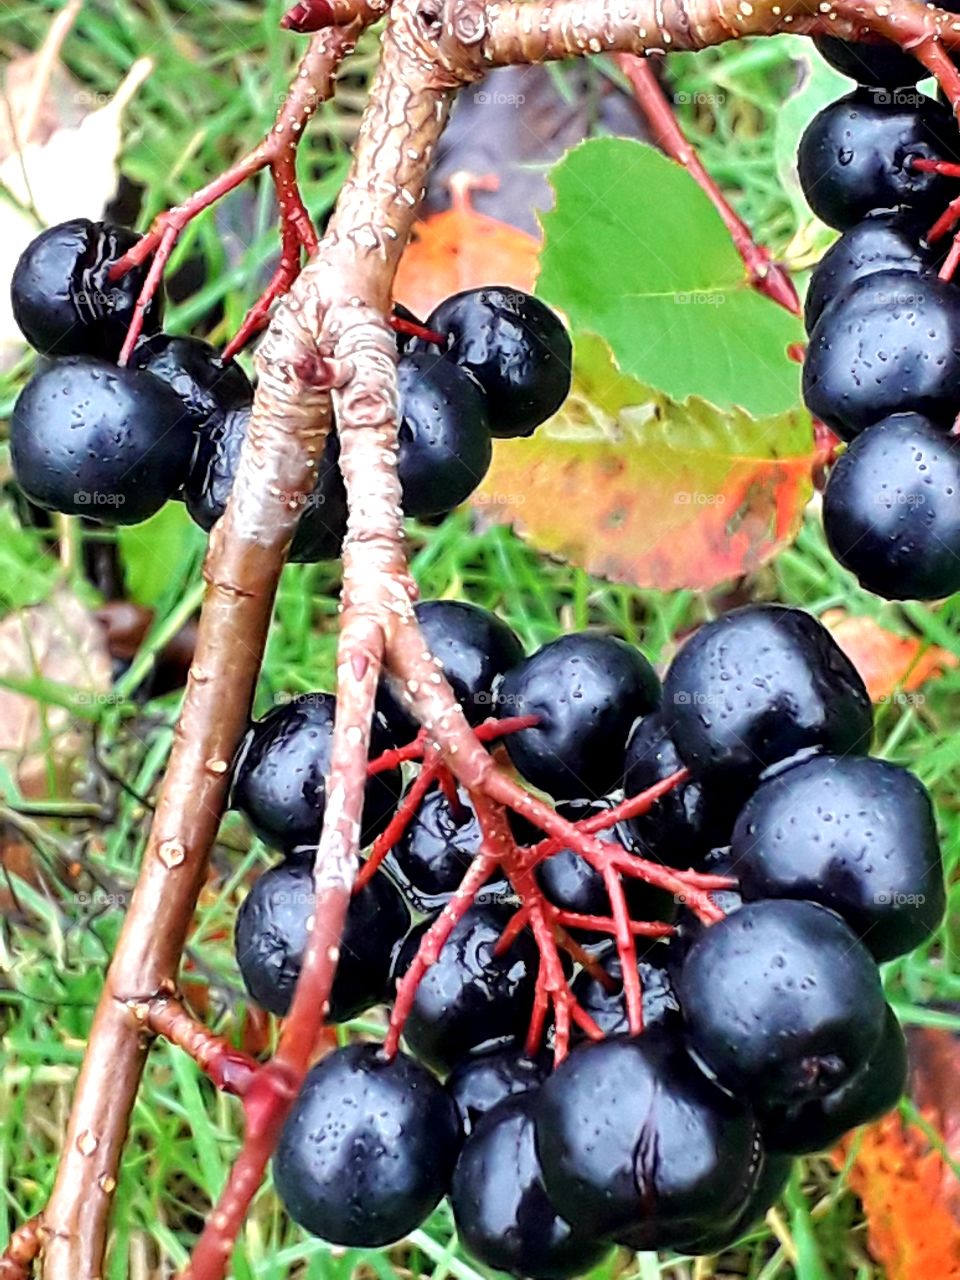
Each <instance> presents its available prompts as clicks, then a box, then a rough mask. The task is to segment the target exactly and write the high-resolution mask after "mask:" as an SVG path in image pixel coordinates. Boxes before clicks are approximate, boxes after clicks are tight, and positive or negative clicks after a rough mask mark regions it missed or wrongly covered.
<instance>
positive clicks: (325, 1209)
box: [273, 1044, 462, 1248]
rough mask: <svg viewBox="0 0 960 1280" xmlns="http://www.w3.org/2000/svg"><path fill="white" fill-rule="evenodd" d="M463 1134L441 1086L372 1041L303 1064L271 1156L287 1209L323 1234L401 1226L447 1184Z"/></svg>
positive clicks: (361, 1234) (416, 1220)
mask: <svg viewBox="0 0 960 1280" xmlns="http://www.w3.org/2000/svg"><path fill="white" fill-rule="evenodd" d="M461 1139H462V1135H461V1133H460V1121H459V1119H458V1117H457V1111H456V1108H455V1107H454V1105H453V1103H452V1102H451V1100H450V1097H449V1095H448V1094H447V1092H446V1090H445V1089H444V1088H443V1086H442V1085H441V1084H440V1083H439V1082H438V1081H437V1080H436V1079H435V1078H434V1077H433V1076H432V1075H431V1074H430V1072H429V1071H426V1070H425V1069H424V1068H423V1067H421V1066H420V1065H419V1064H418V1063H416V1062H414V1061H413V1059H412V1058H408V1057H407V1056H406V1055H405V1054H402V1053H401V1054H398V1055H397V1056H396V1057H395V1058H394V1059H393V1061H392V1062H385V1061H384V1060H383V1058H382V1057H381V1056H380V1053H379V1051H378V1046H377V1045H372V1044H352V1045H348V1046H347V1047H346V1048H343V1049H336V1050H335V1051H334V1052H333V1053H331V1054H329V1055H328V1056H327V1057H326V1058H324V1059H323V1060H322V1061H321V1062H319V1063H317V1065H316V1066H315V1067H314V1068H313V1069H312V1070H311V1071H310V1073H309V1075H308V1076H307V1078H306V1081H305V1082H304V1085H303V1088H302V1089H301V1090H300V1094H299V1096H298V1098H297V1100H296V1102H295V1103H294V1104H293V1109H292V1111H291V1112H290V1115H289V1117H288V1119H287V1122H286V1124H285V1125H284V1127H283V1132H282V1134H281V1135H280V1142H279V1145H278V1147H277V1153H276V1155H275V1157H274V1161H273V1176H274V1181H275V1182H276V1186H277V1191H278V1192H279V1194H280V1198H281V1200H282V1201H283V1203H284V1205H285V1207H286V1209H287V1212H288V1213H289V1214H290V1216H291V1218H293V1220H294V1221H295V1222H297V1223H299V1224H300V1226H301V1227H303V1228H304V1229H305V1230H306V1231H310V1232H312V1233H313V1234H314V1235H317V1236H320V1237H321V1238H322V1239H324V1240H329V1241H330V1243H331V1244H340V1245H346V1246H356V1247H358V1248H376V1247H378V1246H380V1245H385V1244H390V1243H392V1242H393V1241H394V1240H400V1239H402V1238H403V1236H405V1235H408V1234H409V1233H410V1232H411V1231H413V1230H414V1228H415V1227H418V1226H419V1225H420V1223H421V1222H422V1221H423V1220H424V1218H426V1216H427V1215H428V1214H429V1213H431V1212H432V1210H433V1209H434V1208H435V1207H436V1206H437V1204H438V1203H439V1201H440V1198H441V1197H442V1196H443V1195H444V1194H445V1193H446V1191H447V1190H448V1188H449V1185H450V1179H451V1177H452V1174H453V1168H454V1165H455V1163H456V1159H457V1155H458V1153H459V1149H460V1144H461Z"/></svg>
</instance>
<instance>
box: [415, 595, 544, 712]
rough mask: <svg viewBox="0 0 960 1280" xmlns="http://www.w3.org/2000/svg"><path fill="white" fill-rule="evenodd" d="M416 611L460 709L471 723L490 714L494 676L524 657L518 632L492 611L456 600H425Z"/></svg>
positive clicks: (497, 675) (499, 675) (497, 676)
mask: <svg viewBox="0 0 960 1280" xmlns="http://www.w3.org/2000/svg"><path fill="white" fill-rule="evenodd" d="M414 613H415V614H416V615H417V621H418V622H419V623H420V628H421V630H422V631H423V636H424V639H425V640H426V642H427V648H428V649H429V650H430V652H431V653H432V654H433V656H434V657H435V658H436V659H437V660H438V661H439V663H440V666H441V668H442V670H443V674H444V675H445V676H446V677H447V680H449V682H450V685H451V686H452V688H453V692H454V693H455V694H456V696H457V700H458V702H459V703H460V706H461V707H462V708H463V713H464V715H465V716H466V717H467V719H468V720H469V721H470V723H471V724H480V723H481V722H482V721H484V720H487V719H489V717H490V716H492V715H493V714H494V712H495V698H494V689H495V687H496V685H497V683H498V681H499V680H500V678H501V676H503V675H505V674H506V672H508V671H509V670H510V668H511V667H515V666H517V664H518V663H520V662H522V661H523V645H521V643H520V641H519V639H518V638H517V636H516V633H515V632H514V631H513V630H512V629H511V628H510V627H508V626H507V624H506V623H505V622H504V621H503V620H502V619H501V618H498V617H497V615H496V614H495V613H491V612H490V611H489V610H488V609H481V608H479V607H478V606H477V605H475V604H467V603H465V602H464V601H460V600H424V601H421V602H420V603H419V604H417V605H415V606H414Z"/></svg>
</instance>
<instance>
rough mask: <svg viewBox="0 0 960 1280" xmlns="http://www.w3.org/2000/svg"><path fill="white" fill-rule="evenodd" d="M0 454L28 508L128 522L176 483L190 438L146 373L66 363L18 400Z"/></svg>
mask: <svg viewBox="0 0 960 1280" xmlns="http://www.w3.org/2000/svg"><path fill="white" fill-rule="evenodd" d="M10 451H11V460H12V462H13V470H14V474H15V475H16V478H17V483H18V484H19V485H20V488H21V489H22V490H23V492H24V493H25V494H26V495H27V497H28V498H29V499H30V501H31V502H35V503H36V504H37V506H40V507H46V508H47V509H49V510H51V511H63V512H65V513H66V514H68V515H82V516H89V517H91V518H92V519H94V520H99V521H101V522H102V523H103V524H111V525H113V524H136V523H137V522H139V521H140V520H146V519H147V517H148V516H152V515H154V514H155V513H156V512H157V511H159V510H160V508H161V507H162V506H163V504H164V503H165V502H166V501H167V499H168V498H171V497H173V495H174V494H175V493H176V492H177V490H178V489H179V488H180V486H181V485H182V484H183V482H184V480H185V479H186V475H187V468H188V466H189V465H190V455H191V453H192V451H193V431H192V429H191V425H190V420H189V417H188V415H187V414H186V413H185V412H184V409H183V405H182V404H181V403H180V401H179V399H178V398H177V397H176V396H175V395H174V394H173V392H172V391H171V390H170V388H169V387H168V386H165V385H164V383H162V382H161V381H160V380H159V378H155V377H154V376H153V374H151V373H144V372H141V371H140V370H137V369H118V368H117V367H116V366H115V365H110V364H107V363H106V362H105V361H103V360H98V359H95V358H94V357H93V356H66V357H65V358H64V359H62V360H56V361H53V362H52V363H51V364H48V365H46V366H45V367H44V368H42V369H41V370H40V371H39V372H38V373H36V374H34V376H33V377H32V378H31V379H30V381H29V382H28V383H27V385H26V386H25V387H24V389H23V391H22V392H21V393H20V396H19V398H18V400H17V403H16V405H15V406H14V410H13V418H12V421H11V424H10Z"/></svg>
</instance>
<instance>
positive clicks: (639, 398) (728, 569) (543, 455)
mask: <svg viewBox="0 0 960 1280" xmlns="http://www.w3.org/2000/svg"><path fill="white" fill-rule="evenodd" d="M814 454H815V451H814V442H813V432H812V430H811V424H810V419H809V416H808V415H807V414H806V413H805V412H804V411H802V410H797V411H794V412H788V413H781V414H777V415H774V416H772V417H768V418H761V419H756V418H752V417H750V415H749V414H747V413H745V412H743V411H742V410H739V409H733V410H731V411H729V412H721V411H720V410H718V409H716V408H715V407H714V406H713V405H710V404H708V403H707V402H706V401H704V400H697V399H690V400H686V401H684V402H683V403H677V402H675V401H673V400H670V399H668V398H667V397H666V396H664V395H662V394H661V393H660V392H657V391H654V390H652V389H651V388H649V387H646V386H644V385H643V384H642V383H641V382H638V381H637V380H636V379H635V378H632V377H628V376H627V375H625V374H623V373H622V372H621V371H620V370H618V369H617V367H616V365H615V363H614V361H613V358H612V356H611V354H610V351H609V349H608V348H607V347H606V345H605V344H604V343H603V342H602V341H601V340H600V339H598V338H595V337H592V336H580V337H578V338H576V339H575V355H574V387H573V391H572V392H571V395H570V397H569V399H568V400H567V402H566V404H565V405H564V407H563V408H562V409H561V411H560V413H559V414H557V415H556V417H554V418H552V419H551V420H550V421H549V422H548V423H546V424H545V425H544V426H542V427H541V428H540V429H539V430H538V431H537V433H536V434H535V435H534V436H532V437H530V438H529V439H526V440H497V441H496V442H495V448H494V459H493V465H492V467H491V468H490V471H489V472H488V474H487V477H486V479H485V480H484V481H483V483H482V484H481V485H480V487H479V488H478V490H477V492H476V493H475V494H474V497H473V499H472V501H473V506H474V509H475V510H476V512H477V514H478V518H479V519H480V520H481V521H486V522H489V523H500V524H511V525H513V527H514V528H515V529H516V530H517V531H518V532H519V533H520V534H521V535H522V536H524V537H525V538H527V539H528V540H529V541H530V542H531V543H533V545H534V546H536V547H537V548H538V549H539V550H541V551H545V552H548V553H550V554H553V555H557V556H561V557H563V558H564V559H565V560H569V561H571V562H572V563H573V564H576V565H579V566H581V567H582V568H585V569H586V570H588V572H590V573H596V574H601V575H603V576H604V577H607V578H610V579H612V580H614V581H617V582H631V583H634V584H635V585H637V586H642V587H657V588H659V589H661V590H673V589H677V588H689V589H699V590H705V589H707V588H709V587H712V586H714V585H716V584H717V583H719V582H724V581H727V580H729V579H732V578H736V577H739V576H740V575H742V574H744V573H749V572H752V571H754V570H756V569H758V568H759V567H760V566H761V565H762V564H764V563H765V562H766V561H767V560H769V559H770V558H771V556H773V555H775V554H776V553H777V551H778V550H780V548H781V547H783V546H784V545H786V544H787V543H788V542H789V541H791V539H792V538H793V537H794V536H795V534H796V531H797V528H798V526H799V523H800V519H801V516H802V513H803V509H804V507H805V506H806V504H807V502H808V500H809V498H810V494H811V491H812V483H811V470H812V466H813V461H814Z"/></svg>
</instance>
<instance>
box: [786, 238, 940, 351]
mask: <svg viewBox="0 0 960 1280" xmlns="http://www.w3.org/2000/svg"><path fill="white" fill-rule="evenodd" d="M924 230H925V228H924V227H923V224H922V223H920V222H917V221H915V220H914V219H913V218H910V217H907V216H905V215H903V214H901V213H874V214H871V216H870V217H869V218H864V219H863V220H862V221H861V222H856V223H854V225H853V226H852V227H850V229H849V230H848V231H845V232H844V233H843V235H842V236H841V237H840V239H839V240H838V241H837V242H836V243H835V244H833V245H831V246H830V248H829V249H828V250H827V252H826V253H825V254H824V255H823V257H822V258H821V259H820V261H819V262H818V263H817V265H816V266H815V267H814V269H813V274H812V275H811V277H810V285H809V288H808V289H807V296H806V298H805V300H804V304H803V320H804V324H805V325H806V329H807V333H812V332H813V328H814V326H815V325H816V323H817V321H818V320H819V319H820V317H821V315H822V314H823V312H824V311H825V310H826V308H827V307H828V306H829V305H830V303H831V302H833V301H834V300H835V299H839V300H840V302H841V305H842V304H843V301H844V300H845V299H846V297H847V294H848V293H849V292H850V290H851V289H852V288H853V286H854V285H855V284H857V283H858V282H859V281H860V280H865V279H866V278H867V276H874V275H878V274H879V273H880V272H881V271H905V272H909V273H911V274H913V275H919V274H920V273H921V272H922V271H931V270H933V269H934V268H935V267H936V265H937V263H938V261H939V258H940V257H941V256H942V251H941V250H940V249H939V247H938V249H937V250H934V249H931V248H930V246H929V245H928V244H927V243H926V241H925V240H924V239H923V233H924Z"/></svg>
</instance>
